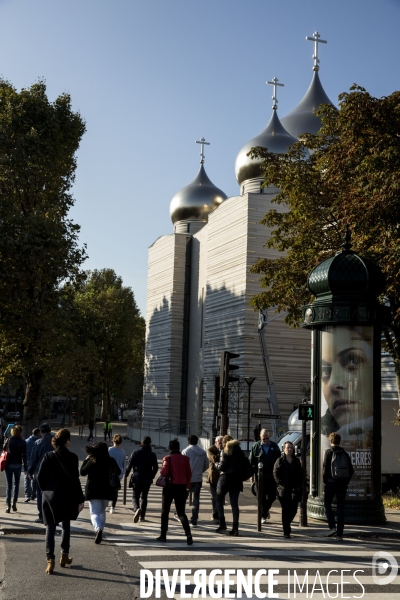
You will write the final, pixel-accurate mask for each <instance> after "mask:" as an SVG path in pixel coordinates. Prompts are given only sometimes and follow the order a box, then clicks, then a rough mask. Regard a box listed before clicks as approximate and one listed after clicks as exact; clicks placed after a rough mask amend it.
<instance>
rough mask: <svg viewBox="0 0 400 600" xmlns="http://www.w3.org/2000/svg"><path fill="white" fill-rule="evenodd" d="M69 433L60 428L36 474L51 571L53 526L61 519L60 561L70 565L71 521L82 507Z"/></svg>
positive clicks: (62, 564) (53, 557) (48, 570)
mask: <svg viewBox="0 0 400 600" xmlns="http://www.w3.org/2000/svg"><path fill="white" fill-rule="evenodd" d="M70 443H71V434H70V432H69V431H68V429H60V430H59V431H58V432H57V433H56V435H55V436H54V437H53V439H52V445H53V447H54V448H55V450H54V451H52V452H48V453H47V454H45V455H44V457H43V460H42V462H41V464H40V469H39V473H38V475H37V481H38V485H39V487H40V489H41V491H42V500H43V520H44V523H45V525H46V555H47V569H46V573H49V574H50V575H51V574H52V573H53V571H54V564H55V555H54V546H55V542H54V539H55V533H56V526H57V525H58V524H59V523H61V527H62V535H61V558H60V565H61V566H62V567H65V565H70V564H71V563H72V558H71V557H70V556H69V547H70V531H71V524H70V522H71V521H74V520H75V519H76V518H77V517H78V514H79V512H80V510H82V508H83V502H84V497H83V493H82V488H81V484H80V481H79V460H78V457H77V455H76V454H74V453H73V452H70V451H69V450H68V447H69V445H70Z"/></svg>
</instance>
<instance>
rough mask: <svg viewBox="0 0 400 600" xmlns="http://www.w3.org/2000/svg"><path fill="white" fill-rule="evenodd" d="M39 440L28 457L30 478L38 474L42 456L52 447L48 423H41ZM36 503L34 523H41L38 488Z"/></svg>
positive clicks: (40, 494) (41, 515)
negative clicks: (36, 509) (36, 512)
mask: <svg viewBox="0 0 400 600" xmlns="http://www.w3.org/2000/svg"><path fill="white" fill-rule="evenodd" d="M39 429H40V435H41V438H40V439H38V441H37V442H35V443H34V445H33V449H32V452H31V456H30V460H29V462H30V465H29V468H28V473H29V475H30V476H31V477H35V478H37V474H38V472H39V468H40V463H41V462H42V459H43V456H44V455H45V454H47V452H51V451H52V449H53V446H52V445H51V440H52V439H53V436H54V434H53V433H51V427H50V425H49V423H42V425H41V426H40V427H39ZM36 502H37V508H38V513H39V514H38V518H37V519H35V523H43V514H42V492H41V491H40V486H37V488H36Z"/></svg>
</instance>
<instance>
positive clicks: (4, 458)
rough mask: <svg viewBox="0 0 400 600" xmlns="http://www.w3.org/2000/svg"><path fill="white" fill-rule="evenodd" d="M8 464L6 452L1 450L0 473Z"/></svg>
mask: <svg viewBox="0 0 400 600" xmlns="http://www.w3.org/2000/svg"><path fill="white" fill-rule="evenodd" d="M7 463H8V452H7V450H3V452H2V453H1V454H0V471H5V469H6V466H7Z"/></svg>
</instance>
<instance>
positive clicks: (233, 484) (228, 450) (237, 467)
mask: <svg viewBox="0 0 400 600" xmlns="http://www.w3.org/2000/svg"><path fill="white" fill-rule="evenodd" d="M246 460H247V458H246V456H245V455H244V452H243V450H242V449H241V447H240V444H239V442H238V441H237V440H231V441H229V442H228V443H227V444H226V445H225V447H224V449H223V451H222V453H221V462H219V463H217V464H216V465H215V466H216V468H217V469H218V471H220V473H221V476H220V478H219V480H218V484H217V486H218V487H217V490H218V489H220V490H222V493H223V494H225V493H226V492H238V491H239V492H243V479H242V477H241V475H242V473H243V463H244V461H246Z"/></svg>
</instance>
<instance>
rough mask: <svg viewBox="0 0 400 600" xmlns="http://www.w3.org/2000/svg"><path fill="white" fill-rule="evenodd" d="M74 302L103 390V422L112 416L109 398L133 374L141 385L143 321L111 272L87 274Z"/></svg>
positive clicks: (132, 299)
mask: <svg viewBox="0 0 400 600" xmlns="http://www.w3.org/2000/svg"><path fill="white" fill-rule="evenodd" d="M74 302H75V307H76V310H77V311H78V312H79V314H80V320H81V323H82V331H84V334H83V337H84V339H85V340H86V344H88V343H90V344H91V345H93V347H94V352H95V355H96V362H97V372H96V373H93V377H94V376H96V378H98V381H99V382H100V386H101V389H102V391H103V405H102V418H103V419H104V418H106V417H107V415H111V395H112V394H119V393H122V391H123V389H124V387H125V385H126V383H127V380H128V379H129V378H130V377H132V375H133V376H134V377H136V379H137V380H138V381H139V382H140V384H141V383H142V382H143V365H144V332H145V326H144V319H143V318H142V317H141V316H140V313H139V309H138V307H137V305H136V301H135V297H134V294H133V292H132V290H131V288H129V287H125V286H123V285H122V279H121V277H118V276H117V275H116V273H115V272H114V271H113V270H112V269H103V270H101V271H97V270H95V271H93V272H91V273H87V280H86V281H85V282H84V283H82V284H81V285H80V287H78V289H77V290H76V295H75V300H74Z"/></svg>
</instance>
